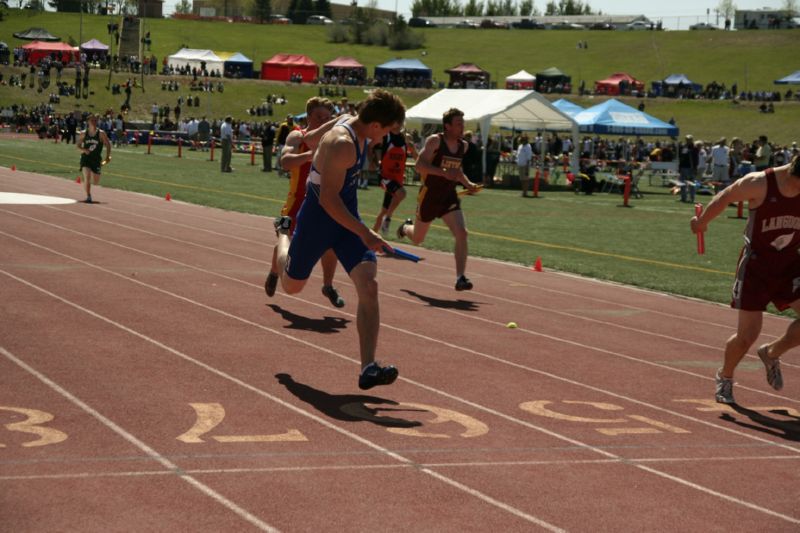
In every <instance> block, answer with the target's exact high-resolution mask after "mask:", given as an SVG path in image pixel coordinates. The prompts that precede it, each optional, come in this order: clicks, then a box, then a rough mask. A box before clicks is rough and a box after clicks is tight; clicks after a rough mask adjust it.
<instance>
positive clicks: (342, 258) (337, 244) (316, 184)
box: [286, 123, 377, 280]
mask: <svg viewBox="0 0 800 533" xmlns="http://www.w3.org/2000/svg"><path fill="white" fill-rule="evenodd" d="M335 127H343V128H345V129H346V130H347V132H348V133H349V134H350V137H351V138H352V139H353V144H354V146H355V149H356V162H355V163H354V164H353V166H351V167H350V168H348V169H347V171H346V173H345V178H344V183H343V185H342V189H341V190H340V191H339V197H340V198H341V199H342V202H344V205H345V207H346V208H347V210H348V211H349V212H350V214H352V215H353V216H354V217H356V218H357V219H359V220H361V217H360V216H359V214H358V196H357V192H358V176H359V173H360V172H361V168H362V167H363V163H364V158H365V157H366V154H367V143H366V141H365V142H364V143H363V145H359V142H358V136H356V134H355V132H354V131H353V128H352V127H351V126H350V125H349V124H347V123H342V124H337V125H336V126H335ZM320 180H321V176H320V174H319V172H318V171H317V169H316V168H315V167H314V166H313V165H312V166H311V172H310V173H309V175H308V182H307V183H306V198H305V200H304V201H303V205H302V206H301V207H300V212H299V213H298V214H297V223H296V225H295V232H294V236H293V237H292V244H291V245H290V246H289V258H288V262H287V264H286V272H287V273H288V274H289V276H290V277H291V278H293V279H298V280H299V279H308V277H309V276H310V275H311V270H313V268H314V265H315V264H316V263H317V261H319V259H320V257H322V254H324V253H325V251H326V250H328V249H333V251H334V252H335V253H336V257H337V258H338V259H339V262H340V263H342V266H343V267H344V269H345V270H346V271H347V272H348V273H349V272H350V271H351V270H353V268H355V267H356V266H357V265H359V264H360V263H362V262H364V261H372V262H375V261H377V259H376V257H375V252H373V251H372V250H370V249H368V248H367V247H366V246H365V245H364V242H363V241H362V240H361V238H360V237H359V236H358V235H356V234H355V233H353V232H351V231H350V230H348V229H347V228H345V227H344V226H342V225H340V224H339V223H338V222H336V221H335V220H333V218H331V217H330V215H328V213H327V212H326V211H325V209H323V208H322V206H321V205H320V203H319V196H320Z"/></svg>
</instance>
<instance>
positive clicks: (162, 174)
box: [0, 139, 744, 303]
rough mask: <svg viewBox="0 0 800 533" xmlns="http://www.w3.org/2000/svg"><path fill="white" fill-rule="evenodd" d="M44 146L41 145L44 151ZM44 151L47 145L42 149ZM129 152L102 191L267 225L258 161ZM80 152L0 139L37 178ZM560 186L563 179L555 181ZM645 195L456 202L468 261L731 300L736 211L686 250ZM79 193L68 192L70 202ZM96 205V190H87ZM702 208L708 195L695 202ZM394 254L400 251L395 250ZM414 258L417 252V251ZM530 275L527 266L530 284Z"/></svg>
mask: <svg viewBox="0 0 800 533" xmlns="http://www.w3.org/2000/svg"><path fill="white" fill-rule="evenodd" d="M45 143H46V144H45ZM45 146H46V149H44V148H45ZM152 151H153V153H152V154H151V155H147V154H146V147H144V146H139V147H138V148H137V147H134V146H128V147H120V148H117V149H114V150H113V152H112V153H113V161H112V162H111V163H110V164H109V165H107V166H106V167H104V168H103V179H102V185H103V186H104V187H113V188H118V189H124V190H130V191H137V192H142V193H145V194H151V195H154V196H158V197H162V198H164V197H165V196H166V194H167V193H169V194H170V196H171V197H172V199H173V200H180V201H185V202H191V203H196V204H201V205H208V206H213V207H218V208H222V209H228V210H235V211H241V212H245V213H253V214H257V215H262V216H264V217H269V218H265V219H263V220H262V221H261V222H258V221H257V220H258V219H254V224H258V223H261V224H263V226H264V231H265V232H266V231H271V228H272V225H271V221H272V218H271V217H273V216H275V215H277V214H278V213H279V211H280V208H281V206H282V205H283V202H284V200H285V197H286V192H287V189H288V180H286V179H283V178H279V177H278V176H277V175H276V174H275V173H271V172H262V171H261V166H260V164H261V160H260V155H259V154H257V155H256V166H251V165H250V155H249V154H234V156H233V167H234V169H235V172H234V173H232V174H222V173H220V172H219V160H218V157H219V152H217V154H216V157H217V159H216V160H215V161H214V162H210V161H209V160H208V159H209V154H208V152H195V151H190V150H186V149H184V150H183V157H182V158H180V159H178V158H177V148H176V147H161V146H158V147H155V146H154V147H153V150H152ZM78 159H79V155H78V153H77V150H76V149H75V146H74V145H65V144H53V143H52V142H50V141H39V140H34V139H21V140H2V141H0V165H3V166H6V167H10V166H11V165H12V164H13V165H16V167H17V169H19V170H24V171H29V172H38V173H42V174H48V175H53V176H58V177H62V178H64V179H67V180H70V181H74V180H75V177H76V176H77V175H78V168H77V166H78ZM561 184H563V178H562V180H561ZM640 185H641V189H642V191H643V192H644V198H643V199H633V198H632V199H631V201H630V205H631V206H632V207H631V208H627V209H626V208H624V207H621V205H622V203H623V202H622V197H621V195H620V194H617V193H612V194H609V193H597V194H594V195H592V196H585V195H583V194H581V195H575V194H574V193H573V192H572V191H571V190H567V189H565V188H563V187H558V186H554V187H552V188H551V189H549V190H548V189H546V188H545V189H543V190H542V191H541V193H540V196H541V197H540V198H538V199H526V198H521V197H520V195H519V192H518V191H515V190H506V189H485V190H483V191H481V192H480V193H479V194H476V195H474V196H468V197H464V198H462V200H463V203H462V206H463V210H464V213H465V215H466V218H467V224H468V228H469V231H470V255H472V256H481V257H488V258H496V259H501V260H504V261H511V262H514V263H519V264H522V265H525V266H526V267H531V265H533V264H534V262H535V261H536V258H537V257H541V258H542V263H543V266H544V268H545V269H557V270H561V271H565V272H572V273H576V274H580V275H584V276H589V277H593V278H598V279H604V280H609V281H615V282H620V283H626V284H631V285H636V286H639V287H644V288H650V289H655V290H659V291H664V292H669V293H674V294H678V295H685V296H690V297H696V298H702V299H706V300H710V301H716V302H724V303H727V302H728V301H729V297H730V296H729V295H730V287H731V282H732V278H733V273H734V269H735V264H736V260H737V258H738V253H739V250H740V248H741V245H742V230H743V229H744V220H741V219H737V218H735V216H736V209H735V208H729V209H728V211H727V212H726V213H725V214H724V215H722V216H720V217H719V218H718V219H717V220H715V221H714V223H712V225H711V227H710V229H709V231H708V233H707V235H706V254H705V255H703V256H699V255H697V253H696V239H695V237H694V235H692V233H691V232H690V230H689V219H690V218H691V216H692V214H693V211H694V209H693V207H692V206H691V205H689V204H683V203H680V202H679V201H678V200H677V197H676V196H673V195H672V194H671V193H670V189H669V188H665V187H662V186H661V185H660V180H659V182H658V183H656V182H655V181H654V183H653V185H652V186H650V185H649V184H648V180H647V178H643V179H642V180H641V183H640ZM408 189H409V196H408V198H407V199H406V200H405V202H403V204H401V205H400V207H399V209H398V211H397V212H396V213H395V216H394V219H393V221H392V231H391V232H390V236H392V237H391V238H394V237H393V236H394V231H393V230H394V228H396V227H397V224H399V223H400V222H401V221H402V220H403V219H404V218H406V217H413V214H414V209H415V195H416V192H417V190H418V188H417V186H416V185H410V186H409V187H408ZM82 194H83V191H82V189H81V188H80V186H78V185H77V184H76V185H75V197H76V198H81V197H82ZM96 195H97V198H98V199H99V200H101V201H102V192H101V191H97V193H96ZM382 199H383V192H382V190H381V189H380V188H379V187H370V189H369V190H366V191H359V205H360V212H361V215H362V218H363V219H364V221H365V223H367V224H369V225H372V223H373V222H374V220H375V215H376V214H377V212H378V210H379V208H380V206H381V203H382ZM698 199H699V200H700V201H703V202H707V201H708V200H709V199H710V197H709V196H698ZM401 246H402V245H401ZM424 246H425V247H428V248H432V249H436V250H444V251H451V250H452V247H453V240H452V237H451V235H450V233H449V231H448V230H447V228H446V227H445V226H444V225H443V224H442V223H441V222H436V223H434V224H433V226H432V230H431V231H430V232H429V234H428V238H427V240H426V242H425V243H424ZM422 255H423V256H424V252H423V254H422ZM535 275H537V274H536V273H535V272H534V271H533V270H531V276H535Z"/></svg>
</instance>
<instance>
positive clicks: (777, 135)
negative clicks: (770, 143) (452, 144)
mask: <svg viewBox="0 0 800 533" xmlns="http://www.w3.org/2000/svg"><path fill="white" fill-rule="evenodd" d="M9 13H10V14H9V16H8V18H7V19H6V20H5V21H4V22H3V23H2V24H0V40H3V41H6V42H7V43H9V45H10V46H12V47H13V46H18V45H21V44H24V42H23V41H20V40H18V39H15V38H14V37H12V33H14V32H16V31H20V30H24V29H26V28H28V27H30V26H41V27H44V28H47V29H48V30H49V31H50V32H51V33H53V34H55V35H57V36H59V37H61V38H62V39H68V38H70V37H72V38H73V39H75V40H76V41H77V40H78V31H79V15H78V14H75V13H32V12H30V11H27V10H10V12H9ZM107 22H108V18H107V17H101V16H93V15H85V16H84V17H83V39H84V40H88V39H90V38H92V37H96V38H98V39H100V40H103V41H107V40H108V36H107V32H106V28H105V25H106V23H107ZM147 25H148V29H149V30H150V31H151V35H152V37H153V53H154V54H155V55H156V56H157V57H158V59H159V62H160V60H161V58H163V57H164V56H165V55H169V54H171V53H173V52H175V51H176V50H178V48H179V47H180V46H181V45H182V44H185V45H187V46H190V47H194V48H212V49H217V50H228V51H241V52H242V53H244V54H246V55H248V56H249V57H251V58H252V59H253V60H254V61H255V63H256V66H258V65H259V64H260V62H261V60H263V59H266V58H269V57H271V56H272V55H273V54H275V53H277V52H291V53H304V54H307V55H309V56H310V57H312V58H313V59H314V60H315V61H317V62H318V63H319V64H323V63H325V62H327V61H330V60H331V59H334V58H335V57H338V56H342V55H349V56H353V57H356V58H357V59H358V60H359V61H361V62H362V63H364V64H365V65H366V66H367V67H368V71H369V72H372V71H373V68H374V67H375V66H376V65H379V64H381V63H383V62H385V61H387V60H389V59H391V58H393V57H396V56H399V57H418V58H420V59H422V60H423V61H424V62H425V63H426V64H427V65H428V66H430V67H431V68H432V69H433V72H434V77H435V78H436V79H438V80H445V81H446V80H447V75H446V74H445V73H444V70H445V69H447V68H450V67H452V66H454V65H456V64H458V63H461V62H463V61H469V62H474V63H477V64H478V65H480V66H481V67H483V68H484V69H486V70H488V71H489V72H490V73H491V75H492V78H493V79H495V80H498V81H499V82H500V85H502V80H503V78H504V77H505V76H507V75H509V74H512V73H514V72H516V71H518V70H519V69H520V68H525V69H527V70H528V71H530V72H536V71H537V70H542V69H544V68H547V67H550V66H557V67H559V68H560V69H562V70H563V71H565V72H567V73H569V74H571V75H572V77H573V82H574V84H575V85H576V86H577V85H578V84H579V83H580V80H581V79H584V80H586V81H587V85H589V86H591V84H592V82H593V81H594V80H597V79H601V78H603V77H605V76H607V75H609V74H610V73H612V72H615V71H620V70H623V71H627V72H629V73H631V74H633V75H634V76H637V77H638V78H639V79H641V80H643V81H645V82H647V83H649V81H651V80H656V79H662V78H663V77H665V76H666V75H668V74H670V73H673V72H683V73H685V74H686V75H687V76H689V77H690V78H692V79H693V80H695V81H697V82H699V83H708V82H710V81H712V80H716V81H719V82H724V83H727V84H731V83H733V82H738V85H739V88H740V89H746V88H750V89H752V90H770V89H773V88H775V87H776V86H774V85H773V84H772V80H775V79H777V78H780V77H783V76H784V75H786V74H787V73H788V72H789V71H791V70H794V67H793V65H795V58H796V57H797V54H798V52H800V30H776V31H752V32H722V31H717V32H689V31H683V32H637V31H632V32H625V31H611V32H593V31H536V30H534V31H529V30H511V31H509V30H474V31H472V30H460V29H429V30H420V31H424V32H425V38H426V49H425V52H426V54H427V55H426V56H424V57H422V56H421V55H420V51H418V50H417V51H404V52H394V51H391V50H388V49H387V48H384V47H375V46H363V45H349V44H343V45H341V44H339V45H333V44H331V43H328V42H327V38H326V29H325V28H324V27H322V26H302V25H297V26H291V25H290V26H273V25H254V24H225V23H210V22H200V21H180V20H172V19H147ZM415 31H416V30H415ZM579 39H580V40H586V41H588V43H589V48H588V49H578V48H577V47H576V46H575V45H576V42H577V41H578V40H579ZM510 50H513V51H514V53H508V51H510ZM14 71H15V70H14V69H13V68H8V67H5V68H2V72H4V73H6V74H8V73H11V72H14ZM126 79H127V75H125V74H122V73H120V74H117V75H114V77H113V80H112V83H122V82H124V81H125V80H126ZM107 80H108V78H107V73H106V72H104V71H97V72H94V73H93V74H92V90H93V91H94V95H92V97H91V98H90V99H89V100H88V101H81V103H80V104H79V105H80V106H81V107H82V108H83V109H88V110H93V111H103V110H106V109H119V106H120V105H121V103H122V102H123V100H124V97H122V96H119V95H116V96H115V95H111V94H110V92H109V91H107V90H106V89H105V85H106V83H107ZM145 80H146V82H145V91H144V92H141V91H135V92H134V95H133V98H132V104H133V109H132V111H131V117H132V118H141V119H146V118H149V112H150V106H151V105H152V103H153V102H154V101H157V102H158V103H161V104H163V103H170V104H172V105H174V103H175V99H176V98H177V94H176V93H170V92H164V91H161V89H160V82H161V80H162V78H161V77H160V76H154V77H149V78H145ZM184 81H186V79H185V78H184ZM783 90H785V87H784V88H783ZM397 92H398V93H399V94H400V96H401V97H402V98H403V100H404V101H405V102H406V104H407V105H408V106H411V105H414V104H416V103H418V102H420V101H421V100H423V99H424V98H426V97H427V96H429V95H430V94H431V91H425V90H399V91H397ZM187 93H188V91H182V94H184V95H185V94H187ZM272 93H274V94H284V95H285V96H286V97H287V98H288V100H289V103H288V105H287V106H285V108H283V109H281V108H279V109H277V110H276V115H275V116H276V117H281V116H282V115H284V114H285V113H288V112H291V113H299V112H302V110H303V108H304V103H305V101H306V99H308V98H309V97H310V96H312V95H316V94H318V89H317V88H316V87H313V86H308V85H306V86H297V85H296V84H287V83H276V82H264V81H256V80H248V81H235V82H234V81H229V82H227V83H226V91H225V93H223V94H222V95H219V94H217V93H214V94H213V95H208V94H201V95H200V97H201V106H200V111H199V113H202V114H206V115H208V116H216V117H220V116H224V115H227V114H231V115H233V116H234V117H236V118H240V119H241V118H246V117H247V114H246V109H247V108H248V107H250V106H252V105H255V104H257V103H259V102H261V101H262V100H263V99H264V98H265V97H266V95H267V94H272ZM362 95H363V89H362V88H352V89H349V91H348V97H349V98H350V100H352V101H357V100H359V99H360V98H361V96H362ZM555 98H556V96H552V97H551V99H555ZM570 98H572V99H573V100H575V101H576V102H577V103H579V104H581V105H584V106H589V105H592V104H594V103H598V102H600V101H601V99H599V98H598V99H590V98H584V99H580V98H577V97H574V96H573V97H570ZM42 100H43V98H42V94H38V93H36V92H34V91H30V90H26V91H21V90H19V89H11V88H9V87H3V86H0V105H10V104H11V103H20V104H26V105H34V104H38V103H40V102H42ZM628 103H629V104H632V105H637V104H638V101H637V100H635V99H628ZM645 103H646V111H647V112H648V113H650V114H652V115H654V116H656V117H658V118H661V119H662V120H669V119H670V118H674V119H675V120H676V122H677V124H678V126H679V127H680V128H681V132H682V133H692V134H693V135H694V136H695V138H697V139H706V140H713V139H717V138H719V137H720V136H723V135H724V136H727V137H728V138H731V137H734V136H738V137H741V138H743V139H747V140H750V139H753V138H755V137H756V136H758V135H760V134H767V135H768V136H769V137H770V139H771V140H774V141H775V142H778V143H781V144H786V143H790V142H792V141H796V140H800V139H798V138H797V137H798V133H797V128H796V126H795V125H796V124H798V122H800V104H798V103H797V102H781V103H779V104H777V105H776V112H775V114H769V115H768V114H764V113H759V111H758V109H757V104H741V105H734V104H731V103H730V102H710V101H691V102H686V101H676V100H671V99H663V98H662V99H648V100H646V101H645ZM75 105H76V103H75V100H74V99H68V98H64V99H62V103H61V104H60V105H59V106H57V111H59V112H63V111H69V110H71V109H73V108H74V107H75ZM184 111H185V112H186V113H189V112H190V111H189V110H188V108H185V109H184Z"/></svg>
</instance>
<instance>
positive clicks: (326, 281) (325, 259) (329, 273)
mask: <svg viewBox="0 0 800 533" xmlns="http://www.w3.org/2000/svg"><path fill="white" fill-rule="evenodd" d="M338 261H339V260H338V259H337V258H336V254H335V253H334V252H333V250H332V249H331V250H328V251H326V252H325V253H324V254H323V255H322V259H320V263H322V284H323V285H325V286H333V275H334V274H336V263H337V262H338Z"/></svg>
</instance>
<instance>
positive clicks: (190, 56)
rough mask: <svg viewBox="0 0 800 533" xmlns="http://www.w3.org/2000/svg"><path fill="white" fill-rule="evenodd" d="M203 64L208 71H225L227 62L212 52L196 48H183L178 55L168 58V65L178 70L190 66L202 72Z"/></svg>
mask: <svg viewBox="0 0 800 533" xmlns="http://www.w3.org/2000/svg"><path fill="white" fill-rule="evenodd" d="M202 62H205V64H206V70H207V71H209V72H211V71H212V70H219V71H220V73H222V72H223V71H224V70H225V62H224V61H223V60H222V58H220V57H219V56H218V55H217V54H215V53H214V52H212V51H211V50H197V49H194V48H181V49H180V50H178V51H177V52H176V53H174V54H172V55H171V56H169V58H167V63H168V64H169V65H170V66H171V67H174V68H176V69H178V68H180V67H185V66H186V65H189V68H196V69H197V70H200V67H201V65H202Z"/></svg>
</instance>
